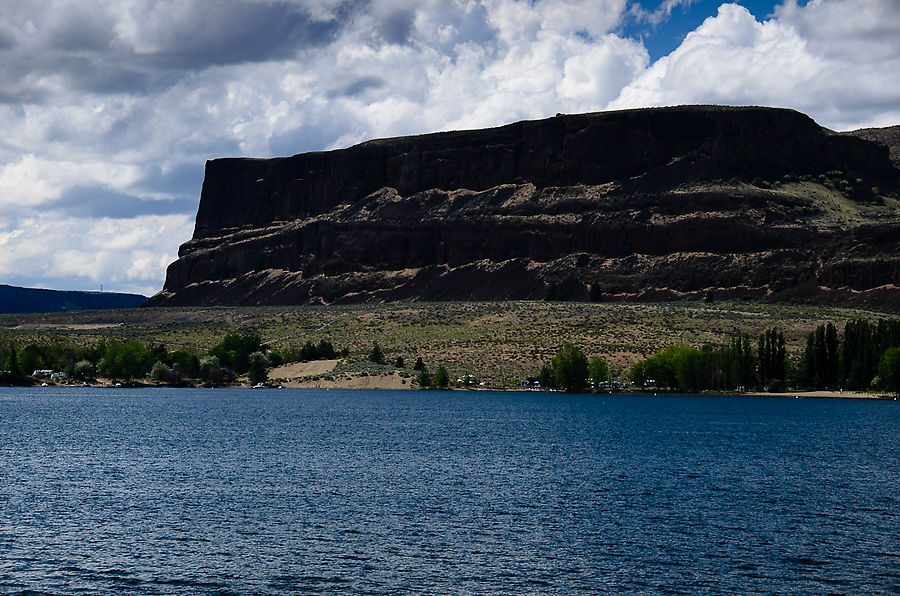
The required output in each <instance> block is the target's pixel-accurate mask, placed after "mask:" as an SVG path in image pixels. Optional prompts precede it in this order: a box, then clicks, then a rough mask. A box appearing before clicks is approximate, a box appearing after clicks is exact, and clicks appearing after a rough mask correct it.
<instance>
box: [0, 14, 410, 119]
mask: <svg viewBox="0 0 900 596" xmlns="http://www.w3.org/2000/svg"><path fill="white" fill-rule="evenodd" d="M137 6H138V7H139V8H140V9H143V10H144V11H145V12H146V14H138V15H137V16H136V17H135V18H136V19H138V20H141V22H140V23H139V28H138V31H137V33H136V34H134V33H133V32H132V33H133V35H134V37H133V38H132V37H129V35H128V34H123V32H122V30H121V28H117V26H119V25H121V23H120V22H117V21H116V20H115V19H114V18H113V17H112V16H111V13H110V12H108V11H107V12H104V11H103V10H101V8H100V7H99V6H95V5H93V4H92V3H85V4H76V5H69V6H68V7H66V8H65V9H63V11H62V12H60V13H55V12H51V11H44V12H41V10H40V9H39V7H38V5H36V6H35V7H34V8H29V7H28V5H23V6H21V7H19V6H17V7H16V8H15V10H17V11H18V12H16V13H15V15H13V16H14V17H15V18H13V16H11V15H5V16H4V15H3V10H0V17H4V18H7V19H8V20H10V21H13V22H11V23H9V25H10V26H13V27H14V29H15V30H16V31H18V36H19V37H18V39H17V37H16V34H14V33H12V32H10V31H8V30H4V29H0V51H3V52H4V56H3V58H2V60H0V81H3V84H2V86H0V102H3V103H18V102H26V103H43V102H45V101H47V100H49V99H50V98H51V97H53V96H54V93H57V94H58V93H63V92H67V91H86V92H92V93H98V94H111V93H127V94H132V95H147V94H152V93H156V92H160V91H164V90H166V89H168V88H170V87H171V86H173V85H175V84H177V83H178V82H179V81H180V80H181V79H183V78H184V77H185V76H186V75H188V74H189V73H191V72H197V71H202V70H205V69H207V68H210V67H215V66H225V65H231V64H242V63H253V62H263V61H267V60H281V59H285V58H290V57H293V56H296V55H297V54H298V53H300V52H303V51H304V50H308V49H311V48H315V47H320V46H323V45H326V44H328V43H329V42H331V41H332V40H334V38H335V37H336V36H337V34H338V33H339V31H340V29H341V23H342V22H344V21H345V20H346V19H347V18H348V15H350V14H351V13H352V12H353V11H354V10H356V9H357V7H358V4H357V3H346V4H345V5H343V6H342V7H339V8H338V9H337V10H336V11H335V12H334V15H335V16H334V18H331V19H329V20H324V21H322V20H317V19H316V18H313V17H311V16H310V14H309V13H307V12H306V11H305V10H303V9H302V8H301V7H298V6H296V5H292V4H289V3H286V2H274V3H261V2H250V1H243V2H240V1H235V2H203V3H198V4H197V10H195V11H193V12H188V13H182V14H178V15H170V14H168V12H166V11H162V10H158V9H157V8H158V5H154V4H152V3H148V4H138V5H137ZM27 27H33V28H34V32H32V33H28V34H26V33H23V30H24V29H25V28H27ZM406 29H407V30H408V26H406ZM403 31H404V25H403V23H402V19H401V20H400V21H398V22H396V23H395V22H394V21H391V23H390V25H389V26H388V27H387V32H388V33H389V34H390V35H392V36H394V37H396V36H398V35H402V34H403ZM17 42H18V43H17ZM49 79H53V80H58V81H61V82H62V85H61V88H59V87H57V88H55V89H53V90H50V89H48V88H47V87H48V85H47V80H49Z"/></svg>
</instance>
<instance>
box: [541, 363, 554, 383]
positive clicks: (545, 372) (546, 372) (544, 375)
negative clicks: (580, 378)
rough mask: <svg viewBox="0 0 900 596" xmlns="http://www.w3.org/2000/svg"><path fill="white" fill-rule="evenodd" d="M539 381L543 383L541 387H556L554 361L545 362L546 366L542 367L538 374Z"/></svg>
mask: <svg viewBox="0 0 900 596" xmlns="http://www.w3.org/2000/svg"><path fill="white" fill-rule="evenodd" d="M538 383H540V384H541V389H553V388H554V387H556V373H555V372H553V363H552V362H545V363H544V366H542V367H541V372H540V374H538Z"/></svg>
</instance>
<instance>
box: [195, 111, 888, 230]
mask: <svg viewBox="0 0 900 596" xmlns="http://www.w3.org/2000/svg"><path fill="white" fill-rule="evenodd" d="M886 156H887V154H886V152H884V150H883V149H882V148H881V147H880V146H878V145H873V144H870V143H865V142H862V141H860V140H859V139H857V138H853V137H841V136H834V135H829V134H827V132H826V131H825V130H824V129H822V128H821V127H820V126H819V125H817V124H816V123H815V122H814V121H813V120H812V119H810V118H809V117H808V116H806V115H804V114H801V113H799V112H796V111H793V110H785V109H773V108H755V107H750V108H736V107H724V106H683V107H674V108H656V109H642V110H625V111H619V112H600V113H593V114H574V115H559V116H557V117H555V118H549V119H546V120H533V121H524V122H516V123H514V124H508V125H506V126H501V127H498V128H489V129H484V130H470V131H454V132H443V133H434V134H428V135H420V136H412V137H399V138H393V139H380V140H374V141H369V142H366V143H362V144H360V145H356V146H354V147H350V148H348V149H340V150H336V151H326V152H316V153H303V154H300V155H294V156H293V157H283V158H274V159H265V160H264V159H246V158H228V159H217V160H214V161H210V162H207V164H206V177H205V179H204V182H203V190H202V193H201V196H200V209H199V211H198V213H197V222H196V228H195V231H194V237H195V238H204V237H207V236H213V235H217V233H218V231H219V230H224V229H229V228H237V227H244V226H261V225H265V224H268V223H271V222H273V221H287V220H292V219H298V218H305V217H309V216H312V215H319V214H322V213H326V212H328V211H330V210H331V209H332V208H334V207H335V206H336V205H339V204H342V203H351V204H352V203H355V202H357V201H359V200H361V199H363V198H364V197H366V196H367V195H369V194H371V193H373V192H375V191H377V190H379V189H381V188H385V187H387V188H393V189H396V190H397V192H398V193H399V194H400V195H401V196H404V197H406V196H410V195H413V194H415V193H418V192H422V191H425V190H429V189H442V190H455V189H469V190H485V189H488V188H492V187H495V186H500V185H502V184H510V183H523V182H527V183H531V184H533V185H535V186H536V187H538V188H544V187H548V186H573V185H576V184H584V185H597V184H603V183H605V182H611V181H614V180H622V179H626V178H631V177H633V176H637V175H640V174H644V173H646V172H649V171H651V170H653V169H655V168H659V167H661V166H665V165H666V164H669V163H671V162H672V160H675V159H684V158H689V159H694V160H702V162H703V163H702V166H703V167H702V169H701V170H700V171H698V172H696V173H695V175H696V177H697V178H699V179H705V178H709V177H710V175H712V176H713V177H716V176H718V177H733V176H751V177H761V178H763V179H767V180H772V179H776V178H778V177H780V176H782V175H784V174H789V173H797V174H802V173H809V174H820V173H823V172H826V171H829V170H833V169H836V168H837V169H840V168H841V167H842V166H843V165H844V164H845V163H847V162H848V161H850V162H851V163H854V164H855V165H856V167H857V168H866V169H872V170H878V169H879V168H884V167H887V166H888V165H889V164H888V163H887V160H886V159H885V158H886ZM700 165H701V164H700V163H697V164H695V166H698V167H699V166H700Z"/></svg>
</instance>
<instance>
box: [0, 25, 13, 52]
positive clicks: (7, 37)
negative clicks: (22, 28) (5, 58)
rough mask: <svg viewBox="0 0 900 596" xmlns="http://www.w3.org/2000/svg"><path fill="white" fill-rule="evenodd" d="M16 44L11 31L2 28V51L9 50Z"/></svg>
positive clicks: (0, 44) (0, 38)
mask: <svg viewBox="0 0 900 596" xmlns="http://www.w3.org/2000/svg"><path fill="white" fill-rule="evenodd" d="M15 45H16V38H15V36H14V35H13V34H12V33H10V32H9V31H5V30H3V29H0V52H2V51H3V50H9V49H11V48H13V47H15Z"/></svg>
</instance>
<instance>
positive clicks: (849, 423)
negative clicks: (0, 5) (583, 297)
mask: <svg viewBox="0 0 900 596" xmlns="http://www.w3.org/2000/svg"><path fill="white" fill-rule="evenodd" d="M898 439H900V402H878V401H854V400H794V399H772V398H769V399H763V398H712V397H672V396H667V397H662V396H660V397H652V396H601V397H598V396H564V395H542V394H532V393H491V392H471V393H465V392H450V393H448V392H425V393H422V392H411V391H408V392H375V391H373V392H366V391H334V390H332V391H316V390H268V391H263V390H255V391H254V390H224V389H217V390H203V389H197V390H191V389H176V390H168V389H139V390H113V389H81V388H79V389H54V388H35V389H0V593H4V594H6V593H17V592H26V591H28V590H33V591H37V592H47V593H53V594H69V593H79V592H81V593H91V594H94V593H108V594H120V593H134V594H168V593H181V594H195V593H215V594H228V593H237V594H253V593H257V594H279V593H295V592H318V591H323V592H346V593H371V594H386V593H399V594H403V593H409V594H414V593H423V592H429V593H460V594H470V593H508V594H518V593H523V592H531V593H558V594H577V593H585V592H597V591H601V592H604V591H613V592H656V593H685V594H693V593H697V592H707V593H709V592H739V593H754V592H757V593H759V592H764V593H772V592H780V593H784V592H804V593H826V592H831V593H851V594H859V593H867V592H868V593H896V592H900V513H898V511H900V508H898V505H900V444H898V443H900V441H898Z"/></svg>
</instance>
